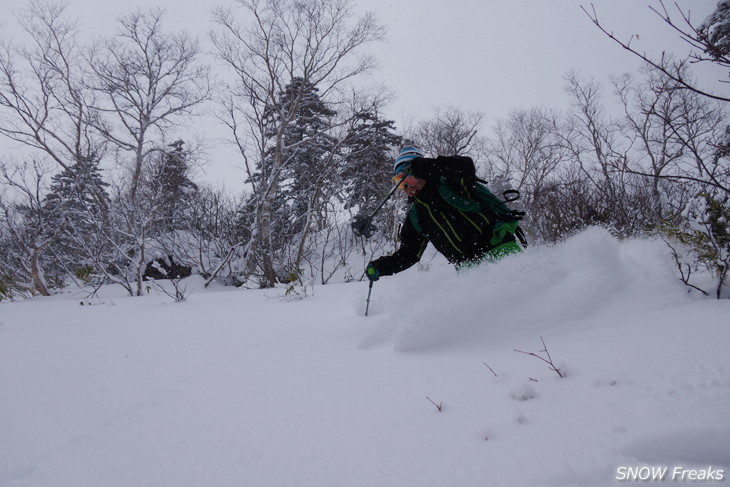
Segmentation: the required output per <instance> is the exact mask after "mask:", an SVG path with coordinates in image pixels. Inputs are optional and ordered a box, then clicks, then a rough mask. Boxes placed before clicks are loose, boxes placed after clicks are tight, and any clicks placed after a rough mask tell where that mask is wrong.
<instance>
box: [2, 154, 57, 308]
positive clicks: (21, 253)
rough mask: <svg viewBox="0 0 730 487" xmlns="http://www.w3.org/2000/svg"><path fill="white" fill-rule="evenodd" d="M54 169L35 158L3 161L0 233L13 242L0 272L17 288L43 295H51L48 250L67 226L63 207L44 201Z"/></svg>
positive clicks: (47, 163) (4, 257) (49, 164)
mask: <svg viewBox="0 0 730 487" xmlns="http://www.w3.org/2000/svg"><path fill="white" fill-rule="evenodd" d="M51 169H52V164H51V163H49V162H43V161H40V160H36V159H33V160H30V161H28V162H27V163H25V162H24V163H22V164H20V163H14V164H9V163H3V164H0V187H2V188H3V191H2V194H0V218H1V219H2V223H3V225H2V227H0V233H7V238H8V239H9V244H10V245H9V246H8V248H7V249H5V251H6V253H5V255H3V256H2V257H3V267H5V268H6V269H5V270H4V272H2V273H0V274H4V275H8V276H12V286H13V287H15V288H16V289H17V290H20V291H28V292H31V293H38V294H41V295H42V296H49V295H50V294H51V293H50V290H51V286H49V283H48V279H47V275H46V267H47V265H48V264H50V259H49V258H48V255H47V253H46V249H47V248H48V247H49V246H50V245H51V244H52V243H53V242H54V241H55V240H56V238H57V237H58V235H59V234H60V233H61V232H63V231H64V229H65V226H66V222H65V219H64V208H63V207H62V206H53V207H49V206H47V205H45V204H44V194H45V191H46V183H47V181H48V174H49V173H50V172H51ZM54 284H56V285H58V284H60V283H59V282H55V283H54Z"/></svg>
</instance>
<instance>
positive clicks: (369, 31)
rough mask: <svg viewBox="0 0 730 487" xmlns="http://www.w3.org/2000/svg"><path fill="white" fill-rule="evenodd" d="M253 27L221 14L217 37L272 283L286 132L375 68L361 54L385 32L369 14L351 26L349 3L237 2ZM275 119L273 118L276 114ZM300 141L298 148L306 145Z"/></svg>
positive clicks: (226, 111)
mask: <svg viewBox="0 0 730 487" xmlns="http://www.w3.org/2000/svg"><path fill="white" fill-rule="evenodd" d="M237 4H238V7H239V8H240V9H241V10H242V11H243V13H244V15H247V16H248V17H249V18H250V19H251V22H250V23H249V24H241V23H240V22H239V20H238V17H237V16H236V14H234V12H233V11H232V10H230V9H223V8H218V9H216V10H215V12H214V17H215V21H216V23H217V24H218V31H217V32H214V33H213V34H212V36H211V37H212V40H213V43H214V44H215V46H216V48H217V51H218V54H219V56H220V58H221V59H222V60H223V61H224V62H225V63H226V64H227V65H228V66H229V67H230V68H231V70H232V71H233V73H235V76H236V79H235V82H233V83H231V84H230V85H228V86H227V91H228V92H229V93H230V94H231V95H230V96H229V97H225V98H224V99H223V100H222V102H223V103H222V106H223V115H222V117H221V118H222V119H223V121H224V123H226V124H227V125H228V127H229V128H230V129H231V132H232V135H233V140H234V141H235V143H236V144H237V146H238V148H239V149H240V152H241V155H242V157H243V160H244V163H245V165H246V171H247V174H248V176H249V180H250V182H251V185H252V189H253V195H254V196H253V197H254V200H255V204H254V207H255V210H254V222H253V226H252V234H251V241H250V242H249V243H248V244H247V247H248V248H249V249H250V248H251V246H252V245H253V244H254V243H256V245H257V246H258V247H259V248H260V249H261V258H262V265H263V272H264V276H263V284H264V285H266V286H271V285H273V284H274V283H275V282H276V280H277V276H276V270H275V268H274V262H273V247H274V246H273V235H274V228H273V220H274V215H273V211H274V199H275V198H276V196H277V193H278V190H279V186H280V183H281V181H280V178H281V175H282V171H283V170H284V168H285V167H286V166H287V165H288V164H290V162H291V161H290V159H289V158H290V157H291V156H292V154H294V153H295V151H293V149H294V147H291V146H288V145H287V143H286V141H285V136H286V133H287V129H288V128H289V126H290V124H291V123H292V122H293V121H294V120H295V118H296V117H297V114H298V113H299V111H300V107H301V106H302V104H303V103H305V101H306V100H305V94H306V93H307V91H308V90H310V88H311V87H316V88H317V89H318V90H319V96H320V97H321V99H322V100H323V101H325V102H326V101H327V100H330V99H334V98H337V96H338V92H340V91H341V90H342V89H343V88H344V87H345V85H346V83H347V82H348V81H350V80H351V79H353V78H354V77H356V76H358V75H361V74H363V73H366V72H367V71H369V70H371V69H372V68H373V67H374V61H373V59H372V58H371V57H369V56H363V55H358V54H359V53H358V51H359V50H360V48H362V47H363V46H364V45H366V44H368V43H370V42H373V41H376V40H379V39H381V38H382V36H383V30H382V28H381V27H380V26H379V25H378V24H377V22H376V21H375V17H374V16H373V15H372V14H370V13H367V14H365V15H363V16H362V17H360V18H357V19H355V20H354V22H353V21H352V17H353V12H352V5H351V4H350V2H349V1H347V0H324V1H316V0H304V1H291V0H238V2H237ZM295 79H297V80H300V82H299V83H298V87H299V88H298V90H299V91H298V92H293V93H290V97H289V100H288V103H285V104H282V103H279V96H280V94H281V93H284V92H285V91H286V88H287V86H288V85H289V84H290V83H291V82H292V81H293V80H295ZM272 115H273V116H272ZM306 143H307V141H306V140H300V141H298V142H297V144H306Z"/></svg>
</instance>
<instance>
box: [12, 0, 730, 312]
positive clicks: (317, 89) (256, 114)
mask: <svg viewBox="0 0 730 487" xmlns="http://www.w3.org/2000/svg"><path fill="white" fill-rule="evenodd" d="M659 5H661V6H662V7H663V4H662V3H661V2H659ZM587 14H588V16H589V18H590V19H592V20H593V21H594V23H595V24H596V26H597V28H599V29H602V30H604V32H606V35H607V36H608V37H610V38H611V39H613V40H614V41H615V42H617V43H619V44H622V47H624V48H627V49H629V50H631V46H630V44H629V43H623V41H622V40H620V39H617V38H615V37H613V35H612V34H611V33H610V30H608V29H606V28H605V26H603V25H602V24H601V23H600V22H599V21H598V18H597V16H596V15H595V12H593V13H590V12H587ZM657 14H658V19H657V21H665V22H668V23H669V24H670V25H671V26H673V27H674V28H675V29H676V30H677V32H678V35H680V36H682V37H683V38H685V40H688V42H690V43H692V45H693V46H694V48H695V49H694V52H693V54H692V55H691V56H690V57H688V58H686V59H673V58H671V57H669V56H663V57H662V58H661V59H659V60H654V59H651V58H648V57H646V56H645V55H644V54H643V53H638V52H635V54H636V55H637V56H639V57H642V59H643V63H642V66H643V68H642V69H641V70H640V71H638V72H637V73H634V74H631V75H627V74H620V73H617V75H616V76H614V77H613V78H612V79H610V80H595V79H592V78H590V77H586V76H584V75H583V74H582V73H580V72H579V71H576V72H571V73H566V74H565V76H564V81H565V91H566V93H567V95H568V96H569V99H570V100H571V104H570V108H569V109H564V110H557V109H554V108H551V107H549V106H539V107H534V108H532V109H527V110H515V111H513V112H512V113H510V114H509V115H508V116H507V117H505V118H503V119H501V120H499V121H498V122H497V123H496V124H495V125H494V126H493V127H485V123H484V121H485V115H484V114H482V113H478V112H470V111H465V110H462V109H459V108H453V107H443V108H441V109H439V110H437V111H435V112H434V113H432V114H431V115H430V116H429V117H428V118H426V119H422V120H419V121H417V122H415V123H413V125H412V126H410V127H407V128H400V129H399V128H398V127H396V126H395V123H394V122H393V121H392V120H388V119H387V117H384V116H383V113H384V111H385V108H386V106H387V102H388V97H387V96H385V95H384V94H383V90H382V89H381V88H380V87H377V86H370V87H369V86H367V85H365V81H364V80H366V79H368V78H366V77H365V76H364V75H366V74H367V73H369V72H370V71H372V70H373V68H374V66H375V62H374V61H375V60H374V59H373V58H372V57H371V56H369V55H368V47H369V46H371V45H372V44H373V43H375V42H378V41H380V40H382V38H383V35H384V30H383V27H382V26H380V25H379V24H378V22H377V21H376V18H375V16H374V15H373V14H371V13H365V14H363V15H356V14H355V10H354V8H353V5H352V4H351V3H349V2H348V1H347V0H300V1H281V0H238V1H237V3H236V4H235V8H230V9H227V8H219V9H217V10H215V11H214V12H213V25H212V29H211V34H210V37H209V38H208V39H207V40H206V44H205V47H202V44H201V41H199V40H197V39H195V38H192V37H191V36H189V35H187V34H185V33H182V32H174V31H169V30H166V28H165V25H164V22H163V20H164V13H163V11H162V10H160V9H156V8H151V9H148V10H142V11H133V12H129V13H127V14H124V15H122V16H121V17H119V18H118V21H117V25H116V26H115V28H114V29H110V31H111V30H113V31H114V33H113V34H110V35H108V36H106V37H103V38H101V39H97V40H95V41H94V42H93V43H83V42H82V41H81V40H80V36H79V28H80V27H79V24H78V22H77V21H76V19H73V18H69V17H68V16H67V13H66V9H65V7H64V6H63V5H62V4H55V3H45V2H41V1H32V2H31V3H29V4H28V5H27V6H26V7H25V9H24V10H22V11H21V13H20V14H19V15H18V22H19V23H20V25H21V26H22V27H23V29H24V33H25V36H23V37H18V38H13V39H5V40H4V41H3V46H2V50H1V51H0V136H3V137H5V138H7V139H9V140H10V141H11V142H13V144H14V145H15V146H16V147H21V148H22V150H18V151H17V152H16V153H12V154H3V155H2V156H0V186H1V187H2V193H1V194H0V299H16V298H19V297H26V296H31V295H36V294H41V295H49V294H52V293H53V292H55V291H56V290H58V289H62V288H64V287H66V286H69V285H82V286H87V287H88V288H89V289H91V290H92V292H93V289H98V287H99V286H101V285H102V284H107V283H115V284H119V285H121V286H124V288H125V289H126V290H127V291H128V292H129V294H130V295H141V294H143V293H144V292H145V289H146V287H147V286H148V284H146V282H147V281H148V280H154V279H158V280H159V279H180V278H182V277H185V276H188V275H190V274H191V273H194V274H199V275H201V276H203V277H204V278H205V280H206V282H207V283H211V282H219V283H224V284H227V285H236V286H241V285H246V286H255V287H272V286H276V285H279V284H280V283H295V282H300V283H301V282H303V281H305V280H306V281H308V282H318V283H323V284H324V283H327V282H328V281H329V280H330V279H332V278H333V276H338V279H340V278H342V279H346V280H355V279H361V278H362V272H363V268H364V265H365V263H367V262H368V261H369V260H370V259H371V258H372V257H373V255H380V254H382V253H385V252H388V251H390V250H392V249H394V248H395V246H396V245H397V240H398V224H399V221H400V220H401V218H402V215H403V210H404V203H405V202H404V200H403V199H402V198H393V199H390V200H388V202H387V203H386V205H385V207H384V208H383V210H382V211H380V212H378V214H377V217H376V221H375V223H376V225H377V226H378V228H379V232H377V233H376V235H375V236H374V237H373V238H371V239H363V238H361V237H360V238H358V237H356V236H354V235H353V234H352V232H351V229H350V226H349V222H350V221H351V220H352V218H353V217H354V216H355V215H357V214H369V213H370V212H372V211H373V209H374V208H376V207H377V206H378V205H379V204H380V203H381V201H382V200H383V198H384V197H385V195H387V194H388V192H389V191H390V189H391V188H392V180H391V176H392V174H391V172H392V160H393V159H394V157H395V155H396V154H397V151H398V149H399V148H400V146H401V145H402V144H403V143H404V142H405V141H408V142H409V143H415V144H417V145H418V146H419V147H421V148H422V149H423V150H424V152H426V153H428V154H430V155H433V156H435V155H438V154H441V155H453V154H460V155H468V156H471V157H472V158H473V159H474V160H475V161H476V162H477V166H478V171H479V175H480V176H481V177H482V178H484V179H486V180H488V181H489V183H490V187H491V188H492V190H493V191H494V192H495V193H496V194H501V192H502V191H504V190H507V189H514V190H517V191H519V192H520V194H521V199H520V200H519V202H518V203H517V204H518V205H519V206H520V209H523V210H525V211H526V214H527V217H526V219H525V221H524V223H523V227H524V230H525V231H526V233H527V235H528V239H529V241H530V242H531V244H533V245H534V244H540V243H553V242H557V241H559V240H561V239H563V238H565V237H567V236H570V235H572V234H574V233H576V232H578V231H580V230H581V229H584V228H586V227H588V226H592V225H601V226H604V227H606V228H608V229H610V231H611V232H612V233H614V234H615V235H616V236H618V237H621V238H623V237H630V236H642V235H658V236H660V237H661V238H663V239H665V241H666V242H667V244H668V246H669V247H668V248H669V251H670V252H671V253H672V255H674V258H675V260H676V264H677V272H678V277H679V278H680V279H682V280H683V281H684V282H685V283H686V284H687V285H688V286H692V287H695V288H697V289H699V287H698V286H697V285H696V283H695V281H693V272H694V273H695V275H696V274H697V273H698V271H703V272H709V273H710V274H711V275H712V277H713V278H714V279H715V284H714V286H713V289H700V290H701V291H702V292H705V293H706V294H713V295H716V296H717V297H720V296H721V295H723V286H725V284H726V280H727V277H728V271H729V269H730V230H729V229H730V225H729V223H728V220H729V219H730V205H729V198H730V162H729V156H730V154H729V152H730V144H729V143H728V139H729V136H728V134H729V132H728V125H729V123H728V114H727V106H728V105H727V102H728V101H730V100H728V99H727V98H726V97H723V96H721V95H718V94H717V93H712V92H707V91H703V90H702V89H701V88H700V86H701V84H700V83H697V80H696V79H694V78H693V76H692V71H691V69H690V67H691V64H692V63H694V62H707V63H712V64H714V65H716V66H717V67H719V68H720V69H725V70H726V71H725V72H727V70H730V57H729V56H728V55H729V54H730V2H727V1H723V2H720V3H719V4H718V8H717V10H716V11H715V13H714V14H713V15H712V16H710V17H709V18H708V19H707V20H705V21H704V22H703V23H702V24H700V25H692V24H691V23H690V22H689V19H687V18H685V19H684V22H683V23H682V24H675V23H674V22H673V21H672V20H671V18H670V17H669V15H668V14H667V13H666V10H663V11H662V10H657ZM617 49H618V47H617ZM208 51H213V52H214V53H215V56H216V59H215V61H214V62H215V64H216V65H217V66H218V67H217V68H216V70H221V72H222V73H223V75H218V72H216V75H217V76H216V77H214V76H213V72H212V67H211V66H212V64H211V61H209V56H208ZM221 66H222V68H221ZM224 80H225V81H224ZM489 96H490V94H489V93H485V94H484V97H485V100H484V103H483V105H485V106H488V105H489V100H488V98H489ZM211 113H212V114H213V116H214V117H215V119H216V120H217V122H218V123H219V124H220V125H221V126H222V127H223V128H224V129H225V130H226V132H227V134H228V138H229V139H230V141H231V142H232V143H233V144H234V145H235V147H236V149H237V154H238V156H239V160H238V162H237V163H238V164H240V166H241V167H242V168H243V170H242V173H241V178H242V179H245V187H246V190H245V191H242V192H240V194H234V193H231V192H230V191H226V190H224V189H222V188H215V187H212V186H210V185H207V184H205V183H202V182H201V181H198V180H196V178H195V177H194V174H195V172H194V170H193V169H194V168H195V167H197V165H199V164H201V163H205V161H204V160H201V159H202V158H204V155H203V154H204V152H203V151H201V148H200V147H198V144H197V141H195V140H185V139H184V138H183V137H182V136H181V134H182V133H190V132H189V130H190V128H191V127H192V128H194V127H195V126H196V124H199V123H201V119H202V118H201V117H203V116H210V114H211ZM183 127H185V128H187V129H188V132H184V131H183V130H181V129H182V128H183Z"/></svg>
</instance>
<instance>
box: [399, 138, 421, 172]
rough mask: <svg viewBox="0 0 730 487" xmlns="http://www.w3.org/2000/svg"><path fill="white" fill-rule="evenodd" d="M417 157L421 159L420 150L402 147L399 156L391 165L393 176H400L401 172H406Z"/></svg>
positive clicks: (410, 146) (412, 147) (409, 146)
mask: <svg viewBox="0 0 730 487" xmlns="http://www.w3.org/2000/svg"><path fill="white" fill-rule="evenodd" d="M418 157H423V152H421V150H420V149H418V148H417V147H414V146H412V145H407V146H405V147H403V148H402V149H401V150H400V155H398V157H397V158H396V160H395V164H393V171H394V174H400V173H402V172H406V171H408V167H409V166H410V165H411V161H412V160H413V159H416V158H418Z"/></svg>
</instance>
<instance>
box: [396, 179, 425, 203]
mask: <svg viewBox="0 0 730 487" xmlns="http://www.w3.org/2000/svg"><path fill="white" fill-rule="evenodd" d="M393 179H400V180H401V181H402V182H401V184H400V185H399V186H398V188H400V189H402V190H403V191H405V193H406V195H407V196H408V197H409V198H413V197H414V196H416V194H418V192H419V191H421V190H422V189H423V187H424V186H425V185H426V181H424V180H423V179H418V178H416V177H415V176H413V175H408V176H407V175H406V174H404V173H401V174H398V175H397V176H396V177H395V178H393Z"/></svg>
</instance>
